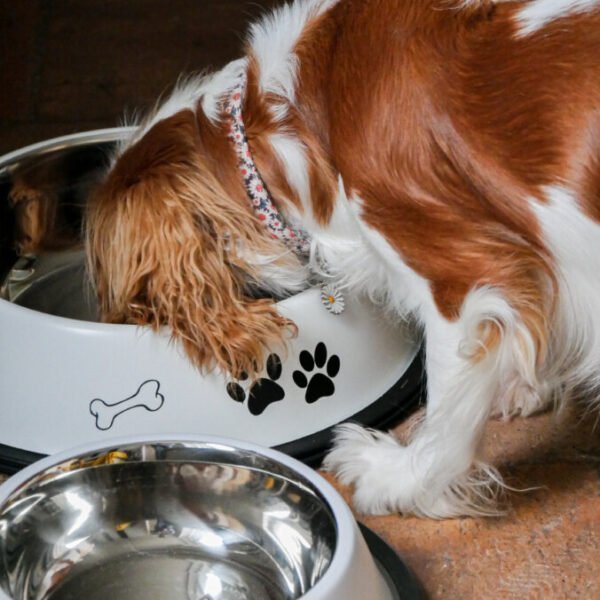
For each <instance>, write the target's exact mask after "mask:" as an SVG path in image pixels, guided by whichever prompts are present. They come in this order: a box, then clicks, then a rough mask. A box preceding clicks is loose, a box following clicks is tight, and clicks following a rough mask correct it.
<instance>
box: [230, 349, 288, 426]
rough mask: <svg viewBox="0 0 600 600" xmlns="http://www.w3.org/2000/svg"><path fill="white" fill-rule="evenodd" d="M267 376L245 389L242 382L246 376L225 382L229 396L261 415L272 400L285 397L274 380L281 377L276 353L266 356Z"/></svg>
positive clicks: (255, 413)
mask: <svg viewBox="0 0 600 600" xmlns="http://www.w3.org/2000/svg"><path fill="white" fill-rule="evenodd" d="M266 370H267V377H261V378H260V379H257V380H256V381H255V382H254V383H253V384H252V385H251V386H250V389H248V390H247V389H245V387H244V386H243V383H244V382H245V381H246V380H247V379H248V376H247V375H246V376H243V377H241V378H240V379H239V380H238V381H230V382H229V383H228V384H227V388H226V389H227V393H228V394H229V397H230V398H232V399H233V400H235V401H236V402H240V403H243V402H246V400H247V402H246V406H247V407H248V410H249V411H250V413H251V414H253V415H255V416H258V415H262V413H263V412H264V411H265V409H266V408H267V407H268V406H269V405H270V404H273V403H274V402H279V401H280V400H283V398H284V397H285V390H284V389H283V388H282V387H281V386H280V385H279V384H278V383H276V381H277V380H278V379H279V378H280V377H281V359H280V358H279V356H277V354H270V355H269V357H268V358H267V365H266Z"/></svg>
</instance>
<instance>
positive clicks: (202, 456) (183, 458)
mask: <svg viewBox="0 0 600 600" xmlns="http://www.w3.org/2000/svg"><path fill="white" fill-rule="evenodd" d="M361 542H362V545H361ZM357 569H358V570H357ZM365 586H366V587H365ZM0 590H1V591H0V598H7V597H8V598H12V599H14V600H30V599H31V600H33V599H36V600H46V599H52V600H83V599H85V600H100V599H107V598H110V599H111V600H120V599H127V600H138V599H139V600H142V599H143V600H154V599H165V600H166V599H168V600H179V599H181V600H183V599H186V600H191V599H194V600H246V599H247V600H250V599H251V600H263V599H264V600H267V599H268V600H275V599H277V600H278V599H293V598H300V597H302V598H328V599H331V600H333V599H338V598H339V599H340V600H341V599H342V598H343V599H344V600H351V599H352V598H357V599H358V598H361V599H364V598H369V599H370V600H375V599H377V600H379V599H386V600H387V599H389V598H392V597H393V595H392V593H391V591H390V590H389V587H388V586H387V585H386V584H385V582H384V579H383V577H382V576H381V575H380V574H379V572H378V571H377V569H376V567H375V566H374V563H373V560H372V559H371V557H370V554H369V553H368V551H366V550H365V547H364V541H363V540H362V538H361V537H360V534H357V531H356V524H355V523H354V521H353V519H352V516H351V514H350V513H349V510H348V509H347V507H346V506H345V504H344V503H343V502H342V501H341V499H340V498H339V496H337V494H336V492H335V491H334V490H333V489H332V488H330V487H329V486H328V484H327V483H326V482H325V481H324V480H322V479H321V478H320V477H319V476H318V475H316V474H315V473H314V472H312V471H310V470H309V469H307V468H306V467H304V466H303V465H302V464H300V463H297V462H296V461H294V460H293V459H290V458H289V457H286V456H284V455H282V454H279V453H276V452H273V451H269V450H263V449H258V448H256V447H252V446H249V445H246V444H242V445H240V444H239V443H237V442H235V443H231V442H229V441H226V440H219V439H215V440H209V441H198V440H197V439H196V440H194V439H187V440H185V439H184V440H179V441H173V440H172V439H171V438H169V437H166V438H164V439H160V440H158V441H157V440H154V441H143V440H138V441H127V440H121V441H116V442H115V443H114V444H112V445H110V446H106V447H103V448H98V447H97V446H96V447H88V448H86V449H82V450H80V451H77V452H75V453H63V454H62V455H60V456H56V457H51V458H48V459H45V460H43V461H40V462H39V463H36V464H35V465H32V466H31V467H29V468H28V469H26V470H25V471H24V472H22V473H21V474H19V475H17V476H16V477H14V478H13V479H11V480H9V482H8V483H6V484H4V486H0Z"/></svg>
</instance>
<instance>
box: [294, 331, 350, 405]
mask: <svg viewBox="0 0 600 600" xmlns="http://www.w3.org/2000/svg"><path fill="white" fill-rule="evenodd" d="M300 366H301V367H302V369H303V371H304V372H303V371H299V370H298V371H294V373H293V374H292V377H293V378H294V382H295V383H296V385H297V386H298V387H299V388H302V389H304V388H306V394H305V396H304V399H305V400H306V401H307V402H308V403H309V404H312V403H313V402H316V401H317V400H319V399H320V398H325V397H326V396H333V394H334V393H335V385H334V383H333V379H334V378H335V376H336V375H337V374H338V373H339V371H340V359H339V356H337V355H336V354H333V355H331V357H330V358H329V360H327V347H326V346H325V344H324V343H323V342H319V343H318V344H317V347H316V348H315V352H314V354H311V353H310V352H308V351H307V350H303V351H302V352H301V353H300ZM315 366H316V367H317V368H318V369H323V367H325V373H323V372H322V371H317V372H316V373H313V371H314V369H315ZM308 377H310V379H309V378H308Z"/></svg>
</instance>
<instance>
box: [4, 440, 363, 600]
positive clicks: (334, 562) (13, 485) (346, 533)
mask: <svg viewBox="0 0 600 600" xmlns="http://www.w3.org/2000/svg"><path fill="white" fill-rule="evenodd" d="M159 443H182V444H185V443H189V444H202V445H215V446H225V447H227V448H232V449H234V450H242V451H247V452H252V453H256V454H258V455H260V456H263V457H266V458H268V459H270V460H273V461H275V462H276V463H280V464H282V465H284V466H285V467H287V468H289V469H290V470H291V471H293V472H295V473H297V474H298V475H300V476H301V477H302V478H304V479H306V480H307V481H308V482H309V483H310V484H311V485H312V486H313V487H314V488H315V489H316V490H317V491H318V493H319V495H320V496H321V499H322V500H323V501H324V502H325V504H326V505H327V507H328V508H329V510H330V512H331V514H332V516H333V519H334V525H335V528H336V533H337V539H336V546H335V550H334V553H333V556H332V559H331V563H330V564H329V566H328V568H327V570H326V571H325V573H324V574H323V576H322V577H321V579H319V581H317V583H316V584H315V585H314V586H313V587H312V588H311V589H310V590H308V591H307V592H306V593H305V594H304V595H303V596H302V598H303V599H304V598H306V600H309V599H311V598H312V597H313V595H314V596H315V599H316V598H335V597H336V596H335V594H336V587H337V585H338V584H339V582H340V581H343V579H344V577H345V574H347V573H348V572H349V570H350V569H352V559H353V557H354V549H355V546H356V544H357V536H358V535H360V533H359V529H358V525H357V523H356V520H355V519H354V516H353V515H352V512H351V511H350V508H349V507H348V505H347V504H346V503H345V502H344V500H343V499H342V497H341V495H340V494H339V493H338V492H337V490H335V488H334V487H333V486H332V485H331V484H330V483H329V482H328V481H327V480H326V479H325V478H323V477H322V476H321V475H319V474H318V473H317V472H316V471H314V470H313V469H311V468H310V467H307V466H306V465H304V464H302V463H301V462H300V461H298V460H296V459H294V458H292V457H290V456H288V455H286V454H283V453H281V452H279V451H277V450H273V449H272V448H267V447H262V446H260V445H258V444H252V443H249V442H244V441H241V440H236V439H233V438H227V437H221V436H210V435H192V434H184V435H182V434H181V433H179V434H160V435H152V436H148V435H131V436H119V437H114V438H110V439H106V440H104V441H103V442H102V443H99V442H96V443H88V444H82V445H79V446H76V447H73V448H69V449H67V450H64V451H62V452H58V453H56V454H53V455H51V456H47V457H46V458H43V459H41V460H39V461H37V462H35V463H33V464H31V465H30V466H28V467H26V468H25V469H23V470H22V471H20V472H18V473H17V474H16V475H13V476H12V477H11V478H10V479H8V480H7V481H6V482H4V483H3V484H1V485H0V514H1V512H2V510H3V508H4V506H5V504H6V501H7V500H8V499H9V498H10V497H11V496H12V495H13V494H15V493H19V491H20V490H23V489H24V488H25V487H26V486H27V484H28V483H29V482H30V481H31V480H33V479H34V478H35V477H36V476H38V475H39V474H40V473H41V472H42V471H45V470H48V469H50V468H52V467H54V466H57V465H59V464H61V463H64V462H66V461H68V460H73V459H75V458H77V457H78V456H80V455H81V454H89V453H92V452H94V453H95V452H103V451H108V450H111V449H114V448H115V447H118V446H127V445H141V444H159ZM0 600H13V599H12V598H11V597H10V596H8V595H7V594H6V593H5V592H4V591H3V590H2V589H0Z"/></svg>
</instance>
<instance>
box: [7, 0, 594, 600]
mask: <svg viewBox="0 0 600 600" xmlns="http://www.w3.org/2000/svg"><path fill="white" fill-rule="evenodd" d="M274 4H276V0H252V1H250V0H248V1H245V0H241V1H236V0H0V153H3V152H6V151H8V150H11V149H14V148H16V147H19V146H23V145H25V144H27V143H30V142H34V141H37V140H40V139H45V138H48V137H50V136H54V135H60V134H65V133H70V132H74V131H79V130H83V129H92V128H98V127H107V126H112V125H115V124H117V123H118V122H119V120H120V118H121V117H122V115H123V114H124V111H125V110H126V109H127V110H128V111H132V110H133V109H135V108H137V107H142V108H143V107H144V106H148V105H149V104H150V103H151V102H153V100H154V99H155V98H156V97H157V96H158V95H159V94H160V93H161V92H163V91H164V90H165V89H167V88H168V86H169V85H170V84H171V83H172V82H173V81H174V80H175V79H176V78H177V76H178V74H179V73H180V72H189V71H198V70H201V69H203V68H206V67H207V66H209V65H215V66H218V65H221V64H223V63H224V62H226V61H227V60H229V59H231V58H234V57H236V56H237V55H238V53H239V51H240V48H241V32H242V31H243V29H244V25H245V23H246V22H247V20H248V19H249V18H251V17H254V16H255V15H257V14H259V13H260V10H261V7H267V6H272V5H274ZM0 401H1V400H0ZM595 422H596V416H595V415H592V414H588V415H587V416H582V415H581V414H580V413H576V412H574V413H572V414H566V415H563V417H562V418H561V419H557V418H555V417H552V416H550V415H543V416H540V417H535V418H532V419H528V420H515V421H513V422H511V423H501V422H493V423H491V424H490V426H489V430H488V434H487V437H486V447H485V451H486V453H487V454H488V455H489V456H491V457H493V458H494V459H495V462H496V464H498V465H500V466H501V470H502V472H503V474H504V475H505V476H506V478H507V480H508V481H509V483H510V484H511V485H513V486H514V487H516V488H527V487H529V488H536V489H534V490H531V491H529V492H521V493H517V492H511V493H509V494H508V498H507V500H508V504H507V506H508V508H507V514H506V516H504V517H501V518H497V519H458V520H451V521H439V522H438V521H427V520H419V519H414V518H406V517H400V516H390V517H377V518H364V519H363V520H364V521H365V523H366V524H367V525H369V526H370V527H371V528H372V529H373V530H375V531H376V532H377V533H379V534H380V535H381V536H382V537H384V538H385V539H386V540H387V541H388V542H389V543H390V544H391V545H392V546H394V547H395V548H396V549H397V550H398V551H399V552H400V553H401V554H402V556H403V557H404V559H405V560H406V562H407V563H408V564H409V565H410V566H411V567H412V568H413V569H414V571H415V572H416V573H417V575H418V576H419V577H420V579H421V581H422V582H423V584H424V587H425V588H426V590H427V592H428V594H429V596H430V597H431V598H444V599H449V600H454V599H470V598H474V599H479V598H481V599H488V598H490V599H496V598H502V599H504V598H514V599H519V600H520V599H522V598H540V599H557V600H558V599H576V598H581V599H586V600H587V599H590V600H594V599H597V598H600V429H598V428H597V429H596V430H594V424H595ZM405 428H406V426H400V427H399V433H401V432H402V430H403V429H405ZM0 441H1V440H0ZM342 492H343V493H347V490H342ZM340 600H343V599H340Z"/></svg>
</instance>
